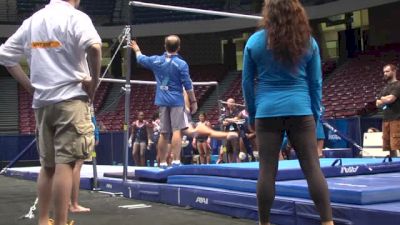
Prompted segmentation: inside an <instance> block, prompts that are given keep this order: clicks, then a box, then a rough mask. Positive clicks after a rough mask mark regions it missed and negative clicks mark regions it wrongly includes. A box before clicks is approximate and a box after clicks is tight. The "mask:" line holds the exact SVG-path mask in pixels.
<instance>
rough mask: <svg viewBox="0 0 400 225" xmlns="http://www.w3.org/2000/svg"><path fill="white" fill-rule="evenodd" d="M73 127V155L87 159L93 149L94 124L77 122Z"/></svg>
mask: <svg viewBox="0 0 400 225" xmlns="http://www.w3.org/2000/svg"><path fill="white" fill-rule="evenodd" d="M74 127H75V130H76V133H77V137H76V145H75V146H74V157H76V158H78V159H87V158H89V157H90V154H91V152H92V150H93V149H94V125H93V124H92V123H78V124H75V125H74Z"/></svg>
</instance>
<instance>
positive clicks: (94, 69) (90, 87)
mask: <svg viewBox="0 0 400 225" xmlns="http://www.w3.org/2000/svg"><path fill="white" fill-rule="evenodd" d="M86 53H87V55H88V56H87V58H88V63H89V70H90V73H91V79H90V80H84V81H83V85H84V88H85V89H86V92H87V93H88V95H89V98H90V99H91V101H92V102H93V100H94V94H95V92H96V89H97V85H98V84H99V76H100V69H101V45H100V44H93V45H91V46H89V47H88V48H87V49H86Z"/></svg>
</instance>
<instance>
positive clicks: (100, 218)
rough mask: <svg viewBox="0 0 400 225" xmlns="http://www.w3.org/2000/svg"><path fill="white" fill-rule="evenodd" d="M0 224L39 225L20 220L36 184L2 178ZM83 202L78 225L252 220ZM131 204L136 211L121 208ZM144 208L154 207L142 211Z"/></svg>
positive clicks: (112, 201) (231, 224)
mask: <svg viewBox="0 0 400 225" xmlns="http://www.w3.org/2000/svg"><path fill="white" fill-rule="evenodd" d="M0 193H1V194H0V218H1V219H0V225H28V224H29V225H31V224H37V220H36V218H35V219H31V220H29V219H20V218H21V216H24V215H25V214H27V213H28V211H29V208H30V206H31V205H32V204H33V202H34V201H35V198H36V183H35V182H32V181H27V180H21V179H17V178H10V177H5V176H0ZM80 202H81V204H82V205H83V206H85V207H89V208H91V212H90V213H80V214H70V219H73V220H75V224H76V225H133V224H137V225H156V224H163V225H189V224H190V225H245V224H246V225H249V224H254V225H255V224H257V223H256V222H255V221H252V220H243V219H237V218H232V217H228V216H224V215H220V214H214V213H209V212H204V211H199V210H194V209H190V208H182V207H176V206H169V205H164V204H158V203H154V202H144V201H138V200H132V199H127V198H123V197H110V195H107V194H102V193H96V192H91V191H81V193H80ZM127 205H130V206H132V207H133V208H135V207H137V208H135V209H126V208H120V207H119V206H127ZM141 205H145V206H151V207H148V208H140V206H141Z"/></svg>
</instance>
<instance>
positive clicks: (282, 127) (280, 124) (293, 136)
mask: <svg viewBox="0 0 400 225" xmlns="http://www.w3.org/2000/svg"><path fill="white" fill-rule="evenodd" d="M284 131H286V132H287V135H288V138H289V140H290V143H291V144H292V146H293V147H294V149H295V150H296V154H297V157H298V158H299V161H300V166H301V169H302V170H303V173H304V176H305V177H306V179H307V184H308V189H309V192H310V195H311V198H312V199H313V201H314V204H315V206H316V209H317V210H318V212H319V214H320V217H321V221H323V222H326V221H331V220H332V209H331V206H330V200H329V191H328V185H327V183H326V180H325V177H324V175H323V174H322V171H321V168H320V165H319V158H318V153H317V138H316V133H315V121H314V117H313V116H290V117H270V118H262V119H256V134H257V142H258V146H259V156H260V173H259V175H258V183H257V200H258V212H259V219H260V222H261V223H262V224H265V223H268V222H270V221H269V220H270V210H271V207H272V203H273V201H274V198H275V178H276V173H277V170H278V161H279V150H280V146H281V144H282V139H283V134H284Z"/></svg>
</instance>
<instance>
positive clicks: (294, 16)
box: [260, 0, 311, 69]
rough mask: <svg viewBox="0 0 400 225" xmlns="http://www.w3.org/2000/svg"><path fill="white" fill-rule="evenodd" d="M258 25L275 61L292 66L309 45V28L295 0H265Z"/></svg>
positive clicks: (306, 18) (304, 14) (304, 15)
mask: <svg viewBox="0 0 400 225" xmlns="http://www.w3.org/2000/svg"><path fill="white" fill-rule="evenodd" d="M262 14H263V20H262V21H261V24H260V25H261V26H262V27H263V28H265V29H266V30H267V31H268V35H267V38H268V39H267V42H268V46H267V48H268V49H271V51H272V54H273V56H274V58H275V59H276V60H278V61H279V62H281V63H282V64H283V65H285V66H288V67H290V68H291V69H294V68H295V66H296V65H297V64H298V63H299V62H300V60H301V57H302V56H303V55H304V54H305V53H306V51H307V49H308V48H309V46H310V37H311V28H310V24H309V23H308V17H307V14H306V12H305V10H304V8H303V6H302V5H301V3H300V1H299V0H265V2H264V7H263V12H262Z"/></svg>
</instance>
